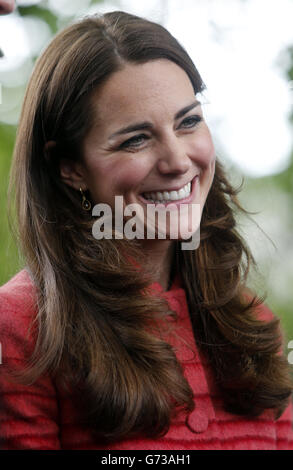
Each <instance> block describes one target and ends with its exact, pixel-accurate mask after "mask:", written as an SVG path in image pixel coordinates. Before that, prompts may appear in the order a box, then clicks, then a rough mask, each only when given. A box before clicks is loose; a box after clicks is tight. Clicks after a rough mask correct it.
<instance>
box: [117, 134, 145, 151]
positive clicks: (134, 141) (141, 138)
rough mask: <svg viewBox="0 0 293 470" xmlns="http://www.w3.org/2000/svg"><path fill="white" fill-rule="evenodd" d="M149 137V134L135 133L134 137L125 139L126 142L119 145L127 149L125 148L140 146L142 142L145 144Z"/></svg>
mask: <svg viewBox="0 0 293 470" xmlns="http://www.w3.org/2000/svg"><path fill="white" fill-rule="evenodd" d="M148 139H149V136H147V135H145V134H139V135H135V136H134V137H131V138H130V139H127V140H125V142H122V144H120V145H119V148H121V149H125V148H136V147H140V146H141V144H143V143H144V142H145V141H146V140H148Z"/></svg>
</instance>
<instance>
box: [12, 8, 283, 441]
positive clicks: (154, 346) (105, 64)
mask: <svg viewBox="0 0 293 470" xmlns="http://www.w3.org/2000/svg"><path fill="white" fill-rule="evenodd" d="M162 58H165V59H167V60H171V61H173V62H174V63H176V64H177V65H179V66H180V67H181V68H182V69H183V70H185V72H186V73H187V74H188V76H189V78H190V80H191V83H192V85H193V88H194V92H195V94H197V93H199V92H201V91H202V90H203V89H204V88H205V85H204V83H203V81H202V79H201V77H200V75H199V73H198V71H197V69H196V68H195V66H194V64H193V62H192V61H191V59H190V57H189V56H188V54H187V53H186V51H185V50H184V48H183V47H182V46H181V45H180V44H179V43H178V41H177V40H176V39H175V38H174V37H173V36H172V35H171V34H170V33H169V32H168V31H167V30H166V29H165V28H164V27H162V26H161V25H158V24H156V23H153V22H151V21H148V20H146V19H142V18H139V17H137V16H134V15H130V14H127V13H124V12H119V11H116V12H111V13H107V14H105V15H103V16H93V17H87V18H84V19H82V20H80V21H79V22H77V23H75V24H73V25H71V26H69V27H67V28H66V29H65V30H63V31H62V32H61V33H59V34H58V35H57V36H56V37H55V38H54V39H53V41H52V42H51V43H50V45H49V46H48V47H47V49H46V50H45V51H44V53H43V54H42V55H41V57H40V58H39V59H38V61H37V63H36V66H35V68H34V71H33V74H32V77H31V79H30V82H29V85H28V88H27V91H26V95H25V99H24V104H23V108H22V114H21V118H20V122H19V127H18V133H17V139H16V144H15V150H14V156H13V164H12V171H11V180H10V189H9V191H10V192H9V194H10V204H11V207H15V208H16V213H17V228H16V229H15V230H17V233H18V240H19V243H20V248H21V251H22V253H23V255H24V259H25V263H26V267H27V269H28V270H29V272H30V275H31V277H32V280H33V283H34V285H35V286H36V292H37V307H38V308H37V311H38V313H37V317H36V319H35V321H36V325H37V330H36V331H37V337H36V344H35V350H34V352H33V354H32V355H31V357H30V358H28V368H27V369H26V370H25V371H22V373H23V375H22V378H23V380H24V381H25V382H26V383H32V382H33V381H34V380H36V379H37V378H38V377H39V376H40V375H41V374H43V373H45V372H46V373H47V372H48V373H50V374H52V376H54V377H55V378H56V380H59V382H60V384H62V385H64V386H65V385H67V386H68V384H70V385H69V386H70V387H73V389H74V390H75V392H76V393H77V394H79V393H80V397H83V401H80V404H81V403H82V405H81V406H83V412H84V417H85V420H86V421H87V422H88V423H89V424H90V425H91V427H92V429H93V432H95V434H96V435H97V436H99V438H100V439H105V440H108V441H111V440H117V439H121V438H123V437H129V436H131V435H136V434H137V433H141V432H142V433H144V434H145V435H147V436H162V435H164V434H165V433H166V432H167V431H168V428H169V425H170V421H171V419H172V417H173V416H175V415H176V413H177V412H178V411H179V410H181V411H182V410H184V411H185V412H186V416H188V414H189V413H190V412H191V411H192V410H193V409H194V406H195V403H194V395H193V392H192V390H191V387H190V385H189V383H188V381H187V380H186V378H185V377H184V375H183V370H182V366H181V365H180V363H179V362H178V360H177V358H176V354H175V351H174V349H173V348H172V346H171V345H170V344H169V343H168V342H167V341H165V340H164V338H163V337H162V334H161V332H162V324H163V323H164V322H165V324H166V325H167V326H168V325H169V326H168V328H169V329H170V328H171V327H170V325H171V324H172V325H173V328H174V332H175V333H174V334H176V331H175V326H174V325H176V321H175V323H174V322H169V320H170V318H172V319H173V320H176V313H175V312H172V311H171V310H170V307H169V306H168V303H167V302H166V300H164V299H163V298H161V297H160V296H155V295H152V294H150V292H149V290H148V285H149V283H150V281H151V274H150V272H148V271H147V270H142V269H138V268H137V266H144V265H145V259H144V254H143V253H142V250H141V249H140V247H139V244H138V243H137V241H135V240H134V241H133V240H132V241H130V240H126V239H124V240H116V239H114V240H109V239H103V240H96V239H94V237H93V235H92V219H91V217H90V216H89V213H88V212H85V211H84V210H82V208H81V204H80V194H79V193H78V191H76V190H74V189H73V188H71V187H69V186H68V185H66V184H64V183H63V181H62V179H61V177H60V167H59V165H60V158H69V159H72V160H75V161H77V160H79V159H81V158H82V143H83V139H84V138H85V136H86V135H87V133H88V132H89V130H90V129H91V126H92V125H93V116H94V113H93V109H92V106H91V105H92V101H91V97H92V94H93V93H94V92H95V91H96V90H97V89H98V87H99V86H100V85H101V84H102V83H103V82H105V80H107V79H108V78H109V77H110V76H111V75H112V74H113V73H115V72H116V71H117V70H119V69H121V68H122V67H123V66H124V65H125V64H126V63H136V64H140V63H145V62H147V61H150V60H155V59H162ZM48 141H55V142H56V146H55V147H54V148H52V149H51V150H50V149H46V147H45V144H46V142H48ZM239 190H240V189H239V188H237V189H236V188H235V187H233V186H232V185H231V184H230V183H229V181H228V179H227V177H226V175H225V170H224V167H223V165H222V164H221V163H220V162H219V161H218V160H217V161H216V168H215V177H214V181H213V184H212V187H211V189H210V192H209V194H208V197H207V200H206V204H205V207H204V209H203V214H202V221H201V231H200V236H201V240H200V245H199V248H198V249H197V250H185V251H184V250H181V249H180V243H179V242H178V241H174V244H175V256H174V260H173V268H172V269H173V271H174V272H180V275H181V278H182V283H183V287H184V289H185V291H186V295H187V301H188V307H189V314H190V319H191V322H192V327H193V333H194V337H195V340H196V343H197V345H198V347H199V348H200V350H201V351H202V353H203V354H205V357H206V358H207V360H208V362H209V364H210V366H211V367H212V369H213V371H214V376H215V380H216V382H217V384H218V387H219V390H220V392H221V394H222V397H223V400H224V404H225V408H226V409H227V410H228V411H230V412H232V413H236V414H239V415H247V416H258V415H260V414H261V413H262V412H263V411H264V410H265V409H273V410H274V411H275V414H276V417H278V416H279V415H280V414H281V413H282V411H283V410H284V409H285V407H286V405H287V403H288V400H289V397H290V394H291V391H292V384H291V380H290V374H289V368H288V363H287V360H286V358H285V357H283V356H282V355H281V354H280V353H279V352H280V348H281V346H282V335H281V333H280V328H279V320H277V319H276V318H274V319H271V320H268V321H262V320H261V319H259V318H258V316H257V310H256V309H257V307H258V306H259V305H260V304H261V303H262V302H263V300H264V298H260V297H258V296H257V295H252V293H250V292H249V291H248V290H247V287H246V285H247V275H248V272H249V269H250V267H251V266H252V265H254V266H255V265H256V263H255V260H254V258H253V256H252V254H251V252H250V250H249V248H248V246H247V245H246V243H245V241H244V240H243V239H242V238H241V236H240V234H239V233H238V232H237V229H236V221H235V213H236V211H238V210H240V211H242V212H244V213H248V212H247V211H246V210H245V209H244V208H242V206H241V205H240V203H239V201H238V199H237V194H238V192H239ZM87 197H88V198H89V199H90V194H87ZM131 259H133V260H135V263H132V262H131ZM170 331H171V329H170ZM61 378H62V381H61Z"/></svg>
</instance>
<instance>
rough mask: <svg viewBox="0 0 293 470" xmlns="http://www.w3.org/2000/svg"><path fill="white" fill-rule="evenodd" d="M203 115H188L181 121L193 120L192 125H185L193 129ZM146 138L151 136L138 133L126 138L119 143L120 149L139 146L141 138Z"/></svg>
mask: <svg viewBox="0 0 293 470" xmlns="http://www.w3.org/2000/svg"><path fill="white" fill-rule="evenodd" d="M202 120H203V119H202V117H201V116H198V115H197V114H196V115H194V116H188V117H187V118H185V119H183V121H182V122H181V125H182V124H184V123H185V124H186V123H190V122H191V125H188V126H186V127H185V129H192V128H193V127H196V126H197V124H199V123H200V122H201V121H202ZM142 138H143V139H144V140H148V139H150V137H149V136H147V135H146V134H138V135H135V136H134V137H131V138H130V139H127V140H125V142H122V144H121V145H119V149H127V148H131V147H132V148H138V147H139V146H140V145H139V144H140V143H141V139H142ZM138 140H139V141H140V142H139V143H135V142H137V141H138Z"/></svg>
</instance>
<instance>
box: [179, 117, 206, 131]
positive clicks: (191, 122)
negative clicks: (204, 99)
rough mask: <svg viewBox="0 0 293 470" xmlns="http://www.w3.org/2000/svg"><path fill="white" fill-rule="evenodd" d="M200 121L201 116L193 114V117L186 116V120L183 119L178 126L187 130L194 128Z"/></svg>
mask: <svg viewBox="0 0 293 470" xmlns="http://www.w3.org/2000/svg"><path fill="white" fill-rule="evenodd" d="M202 120H203V118H202V117H201V116H199V115H198V114H195V115H194V116H188V117H187V118H185V119H183V121H182V122H181V125H180V126H181V127H185V128H188V129H189V128H192V127H195V126H196V125H197V124H198V123H199V122H201V121H202Z"/></svg>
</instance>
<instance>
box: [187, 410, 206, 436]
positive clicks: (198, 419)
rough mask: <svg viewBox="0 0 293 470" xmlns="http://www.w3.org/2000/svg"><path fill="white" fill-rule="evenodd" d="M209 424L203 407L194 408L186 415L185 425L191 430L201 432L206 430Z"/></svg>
mask: <svg viewBox="0 0 293 470" xmlns="http://www.w3.org/2000/svg"><path fill="white" fill-rule="evenodd" d="M208 426H209V419H208V417H207V414H206V412H205V411H204V410H203V409H198V408H196V409H195V410H193V412H192V413H191V414H190V415H189V416H188V420H187V427H188V428H189V430H190V431H191V432H195V433H201V432H204V431H206V430H207V428H208Z"/></svg>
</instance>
